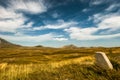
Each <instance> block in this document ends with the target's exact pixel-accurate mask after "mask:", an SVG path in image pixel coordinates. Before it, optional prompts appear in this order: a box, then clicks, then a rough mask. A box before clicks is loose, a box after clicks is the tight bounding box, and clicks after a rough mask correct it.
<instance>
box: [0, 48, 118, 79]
mask: <svg viewBox="0 0 120 80" xmlns="http://www.w3.org/2000/svg"><path fill="white" fill-rule="evenodd" d="M96 51H103V52H106V54H107V55H108V57H109V58H110V60H111V62H112V64H113V65H114V70H103V69H100V68H99V67H97V66H95V65H94V61H95V59H94V54H95V52H96ZM81 79H83V80H119V79H120V48H79V49H64V48H61V49H54V48H43V47H42V48H39V47H31V48H28V47H19V48H3V49H0V80H81Z"/></svg>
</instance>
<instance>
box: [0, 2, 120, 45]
mask: <svg viewBox="0 0 120 80" xmlns="http://www.w3.org/2000/svg"><path fill="white" fill-rule="evenodd" d="M0 37H1V38H3V39H6V40H8V41H10V42H12V43H15V44H20V45H24V46H35V45H43V46H50V47H61V46H64V45H69V44H74V45H76V46H79V47H91V46H95V47H98V46H103V47H117V46H120V41H119V40H120V0H0Z"/></svg>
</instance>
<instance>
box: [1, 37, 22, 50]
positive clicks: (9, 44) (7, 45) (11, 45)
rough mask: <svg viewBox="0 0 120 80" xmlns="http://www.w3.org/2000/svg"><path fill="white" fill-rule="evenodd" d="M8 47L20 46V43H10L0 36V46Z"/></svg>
mask: <svg viewBox="0 0 120 80" xmlns="http://www.w3.org/2000/svg"><path fill="white" fill-rule="evenodd" d="M10 47H20V45H16V44H13V43H10V42H8V41H7V40H5V39H2V38H0V48H10Z"/></svg>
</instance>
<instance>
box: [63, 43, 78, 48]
mask: <svg viewBox="0 0 120 80" xmlns="http://www.w3.org/2000/svg"><path fill="white" fill-rule="evenodd" d="M62 48H70V49H74V48H78V47H77V46H75V45H73V44H70V45H65V46H63V47H62Z"/></svg>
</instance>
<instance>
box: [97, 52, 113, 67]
mask: <svg viewBox="0 0 120 80" xmlns="http://www.w3.org/2000/svg"><path fill="white" fill-rule="evenodd" d="M95 58H96V65H98V66H100V67H102V68H104V69H113V66H112V64H111V62H110V60H109V59H108V57H107V56H106V54H105V53H103V52H96V55H95Z"/></svg>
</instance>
